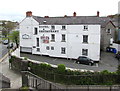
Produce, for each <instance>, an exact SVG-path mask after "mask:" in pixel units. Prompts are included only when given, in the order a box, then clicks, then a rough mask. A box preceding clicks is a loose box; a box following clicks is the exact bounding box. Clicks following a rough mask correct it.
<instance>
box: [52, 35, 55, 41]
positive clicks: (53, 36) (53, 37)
mask: <svg viewBox="0 0 120 91" xmlns="http://www.w3.org/2000/svg"><path fill="white" fill-rule="evenodd" d="M51 41H53V42H54V41H55V34H51Z"/></svg>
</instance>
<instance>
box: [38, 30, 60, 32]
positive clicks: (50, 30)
mask: <svg viewBox="0 0 120 91" xmlns="http://www.w3.org/2000/svg"><path fill="white" fill-rule="evenodd" d="M39 32H41V33H58V32H59V30H40V31H39Z"/></svg>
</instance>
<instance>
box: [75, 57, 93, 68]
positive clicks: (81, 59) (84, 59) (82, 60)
mask: <svg viewBox="0 0 120 91" xmlns="http://www.w3.org/2000/svg"><path fill="white" fill-rule="evenodd" d="M76 63H79V64H87V65H91V66H92V65H93V64H94V61H93V60H92V59H90V58H88V57H85V56H79V57H78V59H77V60H76Z"/></svg>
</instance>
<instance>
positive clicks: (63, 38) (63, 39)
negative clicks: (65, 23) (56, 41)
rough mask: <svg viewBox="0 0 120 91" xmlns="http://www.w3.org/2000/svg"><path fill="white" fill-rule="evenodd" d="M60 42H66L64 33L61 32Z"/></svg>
mask: <svg viewBox="0 0 120 91" xmlns="http://www.w3.org/2000/svg"><path fill="white" fill-rule="evenodd" d="M63 36H64V37H63ZM61 42H66V34H62V40H61Z"/></svg>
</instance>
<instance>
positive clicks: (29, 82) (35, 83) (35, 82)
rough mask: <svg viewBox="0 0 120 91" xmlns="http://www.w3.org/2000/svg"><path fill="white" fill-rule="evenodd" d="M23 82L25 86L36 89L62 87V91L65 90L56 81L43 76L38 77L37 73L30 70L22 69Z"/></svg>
mask: <svg viewBox="0 0 120 91" xmlns="http://www.w3.org/2000/svg"><path fill="white" fill-rule="evenodd" d="M22 83H23V87H24V86H28V87H31V88H35V89H49V90H50V91H51V90H52V89H61V91H64V90H62V89H64V88H61V87H60V86H58V85H57V84H55V83H52V82H49V81H47V80H45V79H43V78H41V77H38V76H37V75H35V74H33V73H31V72H29V71H22Z"/></svg>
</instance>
